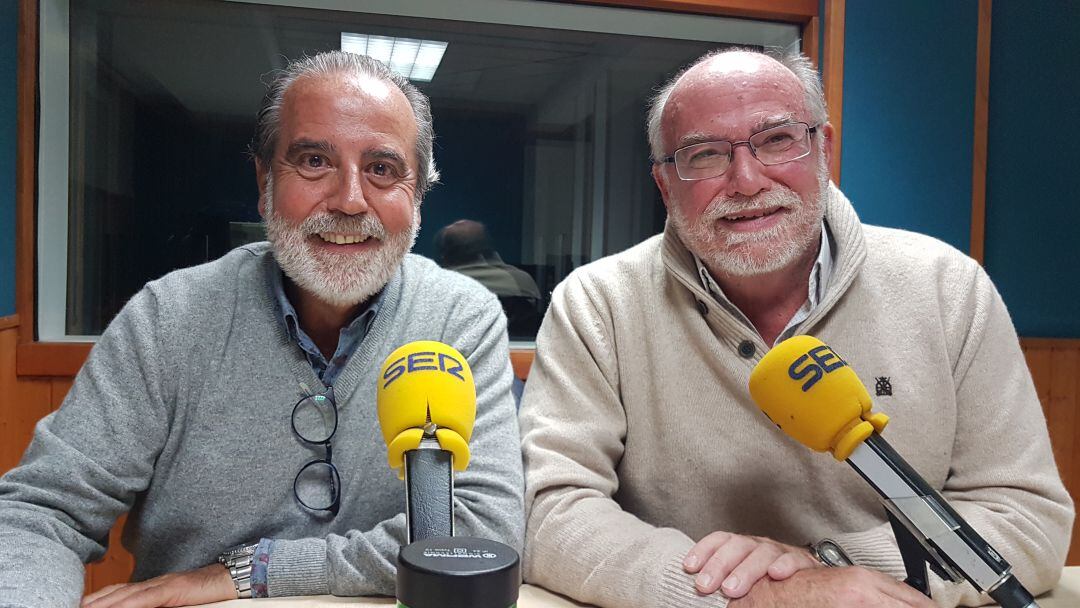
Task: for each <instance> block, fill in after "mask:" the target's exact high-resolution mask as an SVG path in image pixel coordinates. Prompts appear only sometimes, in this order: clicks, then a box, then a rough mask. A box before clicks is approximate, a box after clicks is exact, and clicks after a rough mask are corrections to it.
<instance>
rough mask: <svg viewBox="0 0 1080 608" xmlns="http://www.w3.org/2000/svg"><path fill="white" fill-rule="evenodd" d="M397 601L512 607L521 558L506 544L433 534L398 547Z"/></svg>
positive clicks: (409, 605) (419, 606)
mask: <svg viewBox="0 0 1080 608" xmlns="http://www.w3.org/2000/svg"><path fill="white" fill-rule="evenodd" d="M397 566H398V569H397V601H398V606H399V607H403V608H513V607H514V606H516V605H517V599H518V589H519V588H520V586H521V559H520V558H519V557H518V554H517V551H515V550H514V549H513V548H512V547H508V546H506V545H504V544H502V543H499V542H495V541H493V540H487V539H484V538H472V537H469V536H453V537H432V538H425V539H423V540H418V541H416V542H414V543H412V544H410V545H408V546H405V547H402V549H401V551H399V552H398V564H397Z"/></svg>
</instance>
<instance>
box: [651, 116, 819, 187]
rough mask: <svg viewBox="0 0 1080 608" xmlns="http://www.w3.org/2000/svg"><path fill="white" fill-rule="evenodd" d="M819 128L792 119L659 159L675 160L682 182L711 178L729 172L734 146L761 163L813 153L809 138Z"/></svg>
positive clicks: (782, 160) (684, 149) (778, 162)
mask: <svg viewBox="0 0 1080 608" xmlns="http://www.w3.org/2000/svg"><path fill="white" fill-rule="evenodd" d="M817 129H818V128H817V127H816V126H815V127H811V126H810V125H808V124H806V123H805V122H793V123H790V124H786V125H780V126H778V127H772V128H770V129H765V130H764V131H758V132H757V133H754V134H753V135H751V136H750V139H748V140H746V141H708V142H704V143H700V144H692V145H689V146H685V147H683V148H679V149H678V150H675V153H674V154H672V155H671V156H668V157H666V158H662V159H660V161H659V162H661V163H675V170H676V171H677V172H678V174H679V179H681V180H683V181H696V180H700V179H709V178H710V177H716V176H718V175H722V174H723V173H724V171H727V169H728V167H730V166H731V159H732V156H733V155H734V154H735V147H736V146H741V145H743V144H745V145H746V146H747V147H748V148H750V152H751V153H752V154H753V155H754V158H756V159H758V160H759V161H761V164H763V165H780V164H783V163H789V162H791V161H793V160H799V159H800V158H802V157H804V156H806V155H807V154H810V137H811V136H812V135H813V134H814V132H815V131H817Z"/></svg>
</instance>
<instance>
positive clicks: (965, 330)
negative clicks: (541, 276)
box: [521, 188, 1073, 608]
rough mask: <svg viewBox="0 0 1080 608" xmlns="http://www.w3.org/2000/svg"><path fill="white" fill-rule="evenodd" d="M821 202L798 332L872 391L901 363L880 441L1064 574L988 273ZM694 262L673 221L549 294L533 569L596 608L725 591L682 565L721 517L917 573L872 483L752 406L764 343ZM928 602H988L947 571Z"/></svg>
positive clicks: (533, 424)
mask: <svg viewBox="0 0 1080 608" xmlns="http://www.w3.org/2000/svg"><path fill="white" fill-rule="evenodd" d="M826 209H827V211H826V221H827V223H828V226H829V228H830V230H831V232H832V236H833V237H834V239H835V241H834V242H835V245H836V266H835V269H834V271H833V274H832V277H831V279H830V283H829V285H828V287H827V289H826V291H825V295H824V298H823V300H822V301H821V303H820V305H819V306H818V307H817V308H816V309H815V310H814V312H813V313H811V315H810V317H809V318H808V319H807V320H806V321H805V322H804V323H803V324H802V327H801V328H800V331H801V333H807V334H811V335H815V336H817V337H819V338H821V339H822V340H823V341H825V343H827V344H829V345H830V346H832V347H833V348H834V349H835V350H836V351H837V352H838V353H840V354H841V356H843V357H844V359H846V360H847V361H848V362H849V363H850V364H851V365H852V366H853V368H854V369H855V371H856V373H858V374H859V377H860V378H861V379H862V381H863V383H864V384H866V385H867V388H868V390H869V392H870V394H871V395H872V396H873V395H875V394H876V391H875V388H876V386H875V385H876V384H877V382H876V379H877V378H888V380H889V383H890V384H891V389H892V394H891V395H890V396H878V397H875V408H876V409H877V410H881V411H884V412H885V413H887V414H889V415H890V416H891V417H892V422H891V423H890V425H889V427H888V428H887V429H886V431H885V437H886V438H887V439H888V440H889V441H890V443H891V444H892V445H893V447H895V448H896V449H897V451H898V452H900V454H901V455H903V456H904V457H905V458H906V459H907V460H908V462H909V463H910V464H911V465H912V466H913V467H914V468H915V469H916V470H917V471H919V472H920V473H922V475H923V476H924V477H925V478H926V479H927V481H928V482H929V483H930V484H931V485H932V486H934V487H935V488H937V489H939V490H940V491H941V492H942V494H943V495H944V496H945V497H946V498H947V499H949V500H950V501H951V503H952V504H953V506H954V507H955V508H956V509H957V510H958V511H959V512H960V513H961V515H963V516H964V517H965V518H966V519H967V521H968V522H969V523H970V524H971V525H972V526H973V527H974V528H975V529H976V530H977V531H979V533H980V534H982V535H983V537H984V538H986V540H987V541H988V542H990V543H991V544H992V545H993V546H994V547H995V548H997V549H998V550H999V551H1000V552H1001V553H1002V554H1003V555H1004V556H1005V558H1006V559H1007V560H1009V562H1010V563H1011V564H1012V565H1013V568H1014V570H1013V571H1014V573H1015V574H1016V575H1017V576H1018V578H1019V579H1020V581H1021V582H1022V583H1023V584H1024V585H1026V586H1027V587H1028V589H1029V590H1031V591H1032V592H1033V593H1040V592H1042V591H1045V590H1047V589H1049V588H1050V587H1052V586H1053V585H1054V583H1055V582H1056V581H1057V580H1058V576H1059V573H1060V568H1061V566H1062V564H1063V563H1064V560H1065V553H1066V550H1067V548H1068V546H1069V536H1070V530H1071V524H1072V520H1073V506H1072V501H1071V499H1070V498H1069V495H1068V493H1067V492H1066V491H1065V488H1064V487H1063V485H1062V482H1061V479H1060V477H1059V475H1058V471H1057V468H1056V467H1055V465H1054V460H1053V456H1052V454H1051V451H1050V442H1049V438H1048V435H1047V430H1046V422H1045V419H1044V417H1043V413H1042V410H1041V409H1040V406H1039V401H1038V399H1037V398H1036V395H1035V390H1034V387H1033V385H1032V382H1031V377H1030V375H1029V373H1028V370H1027V367H1026V365H1025V361H1024V358H1023V356H1022V354H1021V352H1020V347H1019V344H1018V342H1017V338H1016V334H1015V331H1014V329H1013V327H1012V323H1011V321H1010V319H1009V315H1008V313H1007V311H1006V310H1005V306H1004V304H1003V302H1002V300H1001V298H1000V296H999V295H998V293H997V291H996V290H995V289H994V286H993V284H992V283H991V282H990V279H989V277H987V275H986V273H985V272H983V270H982V269H981V268H980V267H979V265H978V264H976V263H975V262H974V261H972V260H971V259H970V258H968V257H966V256H964V255H962V254H960V253H959V252H957V251H956V250H954V249H952V248H951V247H949V246H948V245H945V244H944V243H941V242H939V241H937V240H934V239H932V238H929V237H926V236H921V235H918V234H913V233H910V232H903V231H899V230H890V229H884V228H878V227H872V226H863V225H862V224H861V223H860V222H859V219H858V217H857V216H856V214H855V211H854V209H852V207H851V205H850V203H849V202H848V201H847V200H846V199H845V198H844V197H843V195H842V194H840V193H839V191H838V190H836V189H835V188H834V189H833V190H832V193H831V196H830V201H829V202H828V204H827V207H826ZM693 269H694V265H693V261H692V258H691V256H690V254H689V253H688V252H687V250H686V249H685V247H684V246H683V245H682V244H681V243H680V242H679V241H678V239H677V238H676V237H674V236H673V233H672V232H670V231H668V232H667V233H665V234H664V235H658V236H655V237H653V238H651V239H649V240H647V241H645V242H644V243H642V244H640V245H638V246H636V247H634V248H632V249H629V250H627V251H625V252H623V253H621V254H618V255H614V256H611V257H608V258H605V259H602V260H599V261H597V262H595V263H592V264H589V265H587V266H585V267H582V268H580V269H578V270H577V271H575V272H574V273H573V274H571V275H570V276H569V277H568V278H567V279H566V281H564V282H563V283H562V284H561V285H560V286H559V287H558V288H557V289H556V290H555V293H554V298H553V301H552V304H551V308H550V309H549V311H548V313H547V317H546V318H545V320H544V324H543V327H542V328H541V330H540V335H539V336H538V338H537V352H536V361H535V363H534V364H533V368H532V371H531V373H530V376H529V382H528V388H527V390H526V392H525V398H524V402H523V404H522V410H521V430H522V436H523V442H524V446H523V450H524V456H525V465H526V505H527V507H528V508H529V515H528V530H527V536H526V543H525V547H526V552H525V578H526V580H527V581H528V582H531V583H534V584H539V585H543V586H545V587H548V588H550V589H553V590H555V591H558V592H560V593H564V594H567V595H569V596H571V597H574V598H577V599H579V600H582V601H585V602H589V603H593V604H598V605H601V606H611V607H618V608H628V607H632V606H649V607H653V606H671V607H688V606H725V605H726V604H727V600H726V599H725V598H723V596H722V595H720V594H719V593H717V594H714V595H712V596H709V597H701V596H699V595H697V594H696V593H695V591H694V589H693V581H692V579H691V577H690V576H688V575H686V574H684V573H683V571H682V568H681V561H682V558H683V556H684V555H685V554H686V551H687V550H688V549H690V547H691V546H692V545H693V543H694V542H695V541H696V540H697V539H700V538H701V537H703V536H704V535H706V534H708V533H709V532H712V531H714V530H726V531H731V532H737V533H741V534H754V535H763V536H769V537H772V538H775V539H777V540H780V541H783V542H786V543H790V544H793V545H803V544H806V543H809V542H811V541H815V540H818V539H820V538H823V537H830V538H833V539H835V540H837V541H839V542H840V544H841V545H842V546H843V547H844V548H845V549H846V550H847V551H848V553H849V554H850V555H851V557H852V558H853V559H854V560H855V561H856V562H857V563H859V564H861V565H865V566H869V567H873V568H876V569H879V570H882V571H885V572H888V573H890V574H892V575H894V576H896V577H897V578H903V572H904V570H903V564H902V562H901V560H900V555H899V552H898V550H897V549H896V545H895V541H894V539H893V537H892V534H891V530H890V529H889V527H888V524H887V523H885V521H886V520H885V513H884V510H883V508H882V506H881V505H880V503H879V502H878V499H877V495H876V494H875V493H874V492H873V490H872V489H871V488H870V487H869V486H868V485H867V484H866V483H865V482H864V481H863V480H862V479H861V478H860V477H859V476H858V475H857V474H856V473H855V472H854V471H853V470H852V469H851V468H850V467H849V466H847V465H846V464H843V463H839V462H836V461H835V460H833V459H832V457H831V456H828V455H825V454H819V453H815V452H812V451H810V450H808V449H806V448H804V447H802V446H801V445H799V444H797V443H796V442H795V441H794V440H791V439H789V438H788V437H786V436H784V435H783V434H782V433H781V432H780V431H779V430H777V428H776V427H775V426H773V425H772V424H771V423H770V422H769V420H768V419H767V418H766V417H765V415H764V414H763V413H761V412H760V410H758V408H757V407H756V406H755V405H754V403H753V402H752V401H751V399H750V396H749V393H748V391H747V388H746V386H747V379H748V377H749V374H750V371H751V369H753V367H754V365H755V364H756V363H757V362H758V361H759V360H760V359H761V356H762V355H763V354H764V353H765V352H766V350H767V349H768V347H767V346H766V345H765V343H764V342H763V341H762V339H761V337H760V336H758V335H757V333H756V332H755V331H754V330H752V329H750V328H749V327H747V326H746V325H745V324H743V323H741V322H740V321H739V320H737V319H736V318H735V317H733V316H732V315H731V314H730V313H729V312H727V311H725V309H724V307H723V306H721V305H719V304H718V303H717V302H716V301H715V300H714V299H712V298H711V297H710V296H709V294H708V293H707V292H706V291H705V290H704V289H703V288H702V287H701V284H700V282H699V281H698V280H697V277H696V276H695V274H694V270H693ZM702 311H704V313H703V312H702ZM745 341H749V343H750V344H753V346H754V348H753V353H752V354H750V356H749V357H747V356H744V355H741V354H740V348H739V346H740V343H743V342H745ZM748 346H749V344H744V345H743V350H744V351H745V350H747V349H748V348H747V347H748ZM934 598H935V600H937V602H938V603H940V604H941V605H943V606H954V605H957V604H961V603H962V604H980V603H986V602H988V601H989V600H988V598H986V596H980V595H979V594H977V593H976V592H975V590H974V589H973V588H972V587H970V586H969V585H968V584H966V583H965V584H963V585H946V584H944V583H942V582H941V581H935V585H934Z"/></svg>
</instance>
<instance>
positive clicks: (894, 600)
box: [728, 566, 937, 608]
mask: <svg viewBox="0 0 1080 608" xmlns="http://www.w3.org/2000/svg"><path fill="white" fill-rule="evenodd" d="M776 606H799V608H835V607H836V606H843V607H844V608H936V606H937V604H935V603H934V602H932V601H930V598H928V597H926V596H925V595H923V594H921V593H919V592H918V591H916V590H914V589H912V588H911V587H909V586H907V585H905V584H904V583H902V582H900V581H898V580H896V579H894V578H892V577H890V576H888V575H886V574H882V573H881V572H877V571H874V570H867V569H866V568H861V567H859V566H852V567H848V568H813V569H809V570H802V571H800V572H796V573H795V574H793V575H792V576H791V577H789V578H788V579H787V580H783V581H777V580H770V579H763V580H761V581H759V582H758V583H757V584H756V585H754V587H753V588H752V589H750V592H749V593H747V594H746V595H745V596H744V597H742V598H740V599H737V600H733V601H732V602H731V603H730V604H728V607H729V608H775V607H776Z"/></svg>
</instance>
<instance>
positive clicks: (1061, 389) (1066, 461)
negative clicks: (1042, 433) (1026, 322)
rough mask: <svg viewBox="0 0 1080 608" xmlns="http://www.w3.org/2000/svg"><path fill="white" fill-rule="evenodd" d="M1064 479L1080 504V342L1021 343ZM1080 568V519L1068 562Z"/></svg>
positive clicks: (1074, 525) (1030, 341)
mask: <svg viewBox="0 0 1080 608" xmlns="http://www.w3.org/2000/svg"><path fill="white" fill-rule="evenodd" d="M1020 342H1021V345H1022V346H1023V349H1024V356H1025V357H1026V358H1027V362H1028V367H1029V368H1031V377H1032V379H1033V380H1034V381H1035V391H1036V393H1037V394H1038V396H1039V401H1040V402H1041V403H1042V407H1043V412H1045V413H1046V425H1047V428H1048V429H1049V431H1050V442H1051V444H1052V445H1053V448H1054V458H1055V460H1057V465H1058V470H1059V471H1060V472H1061V478H1062V479H1063V480H1065V487H1066V488H1068V489H1069V493H1070V494H1072V497H1073V501H1074V502H1076V503H1077V504H1080V341H1075V340H1021V341H1020ZM1067 563H1068V564H1069V565H1071V566H1077V565H1080V519H1078V520H1077V521H1076V522H1074V523H1073V535H1072V545H1071V547H1070V548H1069V556H1068V562H1067Z"/></svg>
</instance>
